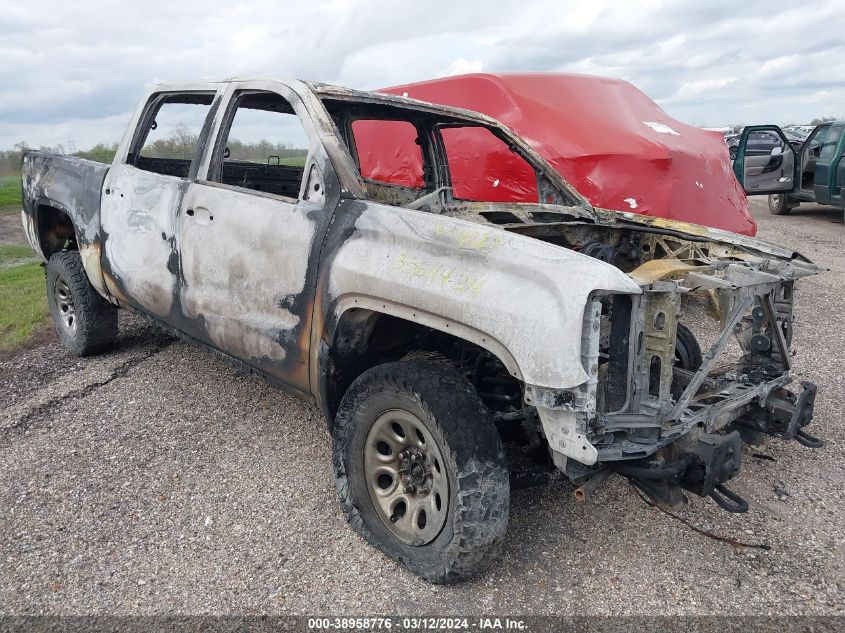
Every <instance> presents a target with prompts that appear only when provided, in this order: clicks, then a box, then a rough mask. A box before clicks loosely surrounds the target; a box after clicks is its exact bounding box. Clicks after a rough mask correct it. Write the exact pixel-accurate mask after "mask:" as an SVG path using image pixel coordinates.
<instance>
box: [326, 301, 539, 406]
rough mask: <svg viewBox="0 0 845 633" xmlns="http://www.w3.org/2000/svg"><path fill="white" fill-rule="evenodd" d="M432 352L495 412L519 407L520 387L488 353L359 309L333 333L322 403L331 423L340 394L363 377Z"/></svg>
mask: <svg viewBox="0 0 845 633" xmlns="http://www.w3.org/2000/svg"><path fill="white" fill-rule="evenodd" d="M418 351H422V352H432V353H435V354H436V355H437V357H440V358H443V359H444V361H446V362H452V363H453V364H454V365H455V366H456V367H457V368H458V369H459V371H461V372H462V373H463V374H464V375H465V376H466V377H467V378H468V379H469V380H470V382H472V383H473V385H474V386H475V388H476V391H477V392H478V395H479V396H480V397H481V399H482V400H483V401H484V403H485V404H486V405H487V407H488V408H489V409H491V410H493V411H515V410H519V409H521V408H522V407H523V402H522V397H523V385H522V383H521V382H520V381H519V380H517V379H516V378H514V377H513V376H512V375H511V374H510V373H509V372H508V371H507V369H506V368H505V364H504V363H503V362H502V360H501V359H500V358H498V357H497V356H495V355H494V354H492V353H491V352H489V351H488V350H486V349H484V348H482V347H480V346H478V345H476V344H474V343H471V342H469V341H466V340H464V339H461V338H459V337H457V336H453V335H451V334H447V333H445V332H441V331H439V330H435V329H433V328H430V327H427V326H425V325H421V324H419V323H416V322H414V321H409V320H407V319H403V318H401V317H397V316H393V315H390V314H384V313H381V312H377V311H374V310H369V309H363V308H350V309H349V310H347V311H346V312H344V313H343V314H342V315H341V317H340V320H339V321H338V324H337V327H336V328H335V332H334V337H333V340H332V345H331V348H330V350H329V354H328V362H327V363H326V367H325V371H326V374H325V385H326V389H325V394H324V395H325V402H326V405H327V407H328V411H327V413H328V416H329V419H330V420H333V419H334V417H335V415H336V413H337V408H338V406H339V405H340V401H341V399H342V398H343V395H344V393H346V390H347V389H348V388H349V386H350V385H351V384H352V382H353V381H354V380H355V379H356V378H357V377H358V376H360V375H361V374H362V373H364V372H365V371H367V370H368V369H370V368H371V367H375V366H376V365H380V364H382V363H386V362H390V361H395V360H399V359H401V358H404V357H405V356H407V355H408V354H409V353H411V352H418Z"/></svg>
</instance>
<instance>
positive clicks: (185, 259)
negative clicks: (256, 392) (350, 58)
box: [179, 82, 339, 393]
mask: <svg viewBox="0 0 845 633" xmlns="http://www.w3.org/2000/svg"><path fill="white" fill-rule="evenodd" d="M267 84H269V85H267ZM260 86H265V87H266V88H267V89H258V88H257V87H260ZM227 99H228V101H227V103H228V105H227V106H226V109H225V111H224V112H223V115H222V116H221V117H219V118H220V121H219V122H218V124H217V132H216V134H215V137H216V140H215V141H214V143H211V142H209V152H210V153H211V154H210V156H207V157H206V161H204V163H205V164H206V166H204V167H203V168H201V172H202V171H203V170H204V171H205V173H200V174H199V178H198V180H197V181H196V182H194V183H191V185H190V186H189V188H188V191H187V194H186V195H185V198H184V200H183V201H182V205H181V211H180V213H179V250H180V256H181V260H180V269H181V273H182V278H183V284H182V287H181V291H180V296H181V306H182V311H183V315H184V319H185V321H184V324H183V328H182V329H184V330H185V331H187V332H188V333H189V334H191V335H193V336H194V337H196V338H198V339H200V340H203V341H205V342H206V343H208V344H209V345H211V346H213V347H215V348H217V349H219V350H221V351H223V352H225V353H226V354H228V355H230V356H233V357H235V358H237V359H239V360H241V361H243V362H244V363H246V364H247V365H249V366H251V367H254V368H256V369H259V370H261V371H262V372H264V373H266V374H269V375H270V376H273V377H275V378H277V379H279V380H281V381H283V382H285V383H287V384H288V385H290V386H292V387H294V388H296V389H298V390H300V391H302V392H305V393H308V392H309V374H308V358H309V354H308V349H309V337H310V333H311V316H312V312H313V306H314V292H315V285H316V278H317V266H318V264H319V251H320V245H321V244H322V239H323V236H324V234H325V231H326V228H327V226H328V223H329V221H330V220H331V217H332V212H333V210H334V206H335V205H336V204H337V201H338V200H339V186H337V185H336V184H335V185H332V182H335V183H336V180H333V174H334V172H333V170H332V169H331V163H330V162H329V161H328V158H327V157H326V154H325V150H324V149H323V147H322V145H321V144H320V143H319V140H318V139H317V136H316V132H315V131H314V130H313V127H312V126H311V122H310V119H308V118H307V115H305V112H304V106H302V104H301V102H300V101H299V98H298V97H297V96H296V95H295V94H294V93H293V92H292V91H289V90H288V89H286V88H285V87H284V86H282V85H281V84H278V83H276V82H241V83H237V84H233V85H232V86H231V87H230V89H229V91H228V92H227ZM295 107H296V109H294V108H295ZM297 110H299V114H302V115H303V116H300V115H299V114H298V113H297ZM327 186H328V187H329V189H330V191H332V193H327V192H326V188H327Z"/></svg>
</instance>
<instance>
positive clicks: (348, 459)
mask: <svg viewBox="0 0 845 633" xmlns="http://www.w3.org/2000/svg"><path fill="white" fill-rule="evenodd" d="M333 439H334V467H335V474H336V476H337V489H338V495H339V497H340V503H341V507H342V509H343V511H344V513H345V514H346V518H347V520H348V521H349V523H350V524H351V525H352V526H353V527H354V528H355V530H356V531H357V532H358V533H359V534H361V536H363V537H364V538H365V539H366V540H367V541H369V542H370V543H371V544H372V545H374V546H375V547H377V548H379V549H380V550H381V551H383V552H384V553H385V554H387V555H388V556H390V557H392V558H394V559H396V560H398V561H399V562H401V563H402V564H403V565H405V566H406V567H407V568H408V569H410V570H411V571H413V572H414V573H416V574H418V575H420V576H422V577H423V578H425V579H426V580H428V581H430V582H435V583H450V582H458V581H461V580H465V579H467V578H469V577H471V576H473V575H475V574H477V573H479V572H481V571H482V570H484V569H485V568H487V567H488V566H489V565H490V564H491V563H493V562H494V560H495V556H496V553H497V552H498V551H499V549H500V547H501V543H502V540H503V538H504V535H505V531H506V528H507V521H508V502H509V496H510V488H509V482H508V470H507V464H506V460H505V455H504V452H503V450H502V446H501V443H500V440H499V436H498V433H497V431H496V428H495V427H494V425H493V424H492V422H491V421H490V420H489V416H488V414H487V411H486V409H485V407H484V405H483V404H482V402H481V400H480V399H479V397H478V395H477V394H476V392H475V390H474V389H473V388H472V386H471V385H470V384H469V383H468V382H467V381H466V380H465V379H464V378H463V377H462V376H461V375H460V374H458V373H457V371H455V370H454V369H453V368H452V367H450V366H449V365H446V364H445V363H443V362H438V361H432V360H406V361H399V362H395V363H386V364H384V365H379V366H377V367H374V368H373V369H370V370H368V371H367V372H365V373H364V374H362V375H361V376H359V377H358V378H357V379H356V380H355V382H354V383H353V384H352V386H351V387H349V389H348V391H347V392H346V394H345V395H344V397H343V400H342V402H341V405H340V410H339V411H338V414H337V419H336V422H335V426H334V429H333Z"/></svg>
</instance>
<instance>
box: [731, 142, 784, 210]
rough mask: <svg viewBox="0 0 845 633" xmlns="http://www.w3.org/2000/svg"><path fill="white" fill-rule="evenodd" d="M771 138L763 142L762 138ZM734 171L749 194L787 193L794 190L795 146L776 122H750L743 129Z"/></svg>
mask: <svg viewBox="0 0 845 633" xmlns="http://www.w3.org/2000/svg"><path fill="white" fill-rule="evenodd" d="M764 138H765V139H766V140H768V141H770V142H765V143H764V142H760V140H761V139H764ZM733 168H734V173H735V174H736V178H737V180H738V181H739V184H740V185H741V186H742V188H743V189H744V190H745V193H747V194H748V195H749V196H754V195H763V194H770V193H780V194H786V193H790V192H792V191H794V190H795V185H796V182H797V181H798V178H796V175H797V170H796V156H795V150H794V149H793V148H792V145H790V144H789V140H788V139H787V138H786V136H784V133H783V131H782V130H781V129H780V128H779V127H777V126H776V125H750V126H748V127H746V128H745V129H744V130H743V131H742V135H741V136H740V139H739V145H738V146H737V152H736V158H735V159H734V164H733Z"/></svg>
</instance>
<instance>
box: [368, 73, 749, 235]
mask: <svg viewBox="0 0 845 633" xmlns="http://www.w3.org/2000/svg"><path fill="white" fill-rule="evenodd" d="M381 92H386V93H391V94H397V95H404V96H408V97H412V98H414V99H420V100H423V101H429V102H432V103H437V104H441V105H449V106H456V107H460V108H466V109H469V110H476V111H478V112H482V113H484V114H487V115H489V116H492V117H494V118H496V119H499V120H500V121H502V123H504V124H505V125H507V126H508V127H510V128H511V129H512V130H514V131H515V132H516V133H517V134H519V135H520V136H522V137H523V138H524V139H525V140H526V141H527V142H528V143H529V144H530V145H531V146H532V147H533V148H534V149H535V150H536V151H537V152H538V153H539V154H540V155H541V156H543V157H544V158H545V159H546V160H548V161H549V162H550V163H551V164H552V165H553V166H554V168H555V169H556V170H557V171H558V172H559V173H560V174H561V175H562V176H563V177H564V178H566V179H567V180H568V181H569V182H570V183H571V184H572V185H573V186H574V187H575V188H576V189H577V190H578V191H579V192H580V193H581V194H582V195H583V196H584V197H586V198H587V199H588V200H589V201H590V202H591V203H592V204H593V205H595V206H597V207H603V208H606V209H615V210H619V211H629V212H630V211H633V212H636V213H641V214H643V215H647V216H654V217H661V218H667V219H672V220H680V221H684V222H692V223H695V224H702V225H705V226H711V227H715V228H720V229H725V230H728V231H733V232H736V233H742V234H744V235H754V234H755V232H756V230H757V226H756V223H755V222H754V219H753V217H752V216H751V214H750V213H749V211H748V201H747V198H746V196H745V193H744V192H743V191H742V189H741V188H740V186H739V183H737V181H736V178H735V177H734V174H733V172H732V170H731V165H730V163H729V159H728V153H727V148H726V146H725V143H724V141H723V139H722V135H721V134H719V133H717V132H709V131H707V130H702V129H700V128H696V127H692V126H690V125H686V124H684V123H681V122H680V121H676V120H675V119H673V118H671V117H669V116H668V115H667V114H666V113H665V112H664V111H663V110H662V109H661V108H660V107H659V106H658V105H657V104H656V103H655V102H654V101H652V100H651V99H649V97H648V96H646V95H645V94H644V93H643V92H641V91H640V90H638V89H637V88H635V87H634V86H632V85H631V84H630V83H628V82H627V81H622V80H619V79H607V78H603V77H592V76H589V75H572V74H560V73H535V74H473V75H462V76H458V77H447V78H444V79H435V80H432V81H425V82H421V83H415V84H407V85H404V86H395V87H392V88H384V89H382V90H381ZM371 142H372V141H371ZM384 143H387V144H390V143H391V140H390V139H385V140H384ZM488 149H489V151H490V152H491V153H492V154H493V156H490V155H486V156H485V158H486V159H487V160H491V158H492V159H493V160H495V154H496V151H497V148H495V147H491V148H488ZM461 151H464V152H465V153H466V154H467V155H466V156H463V157H461V156H450V163H452V162H453V161H454V162H455V163H458V164H459V163H461V162H463V161H472V160H473V159H474V158H473V157H477V156H478V155H479V154H481V153H485V149H484V148H480V147H474V146H471V145H467V146H466V147H464V148H463V149H462V150H461ZM498 151H501V150H498ZM456 159H457V160H456ZM501 161H502V163H503V164H512V157H509V156H507V155H505V154H503V155H502V156H501ZM395 176H396V178H397V180H402V174H396V175H395ZM520 178H522V179H525V178H526V176H525V173H524V172H523V173H521V174H515V176H514V179H513V181H512V182H511V183H510V184H509V185H508V193H507V194H506V196H505V199H503V198H502V196H503V192H502V183H500V182H499V181H498V180H496V181H495V184H494V183H493V182H490V181H487V180H479V181H477V182H475V183H473V188H474V191H473V192H472V197H473V198H474V199H478V200H501V201H511V202H526V201H528V200H527V199H526V192H527V191H531V190H532V189H533V186H532V183H520V182H519V179H520ZM492 187H497V188H496V189H495V191H494V190H493V189H492ZM488 189H489V191H488ZM491 195H493V196H495V197H490V196H491ZM535 201H536V200H535Z"/></svg>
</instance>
